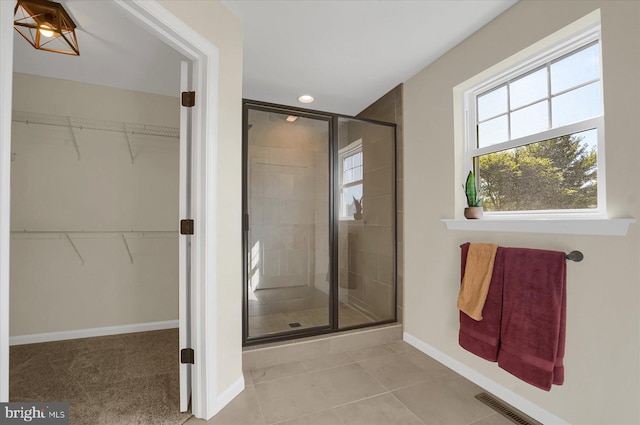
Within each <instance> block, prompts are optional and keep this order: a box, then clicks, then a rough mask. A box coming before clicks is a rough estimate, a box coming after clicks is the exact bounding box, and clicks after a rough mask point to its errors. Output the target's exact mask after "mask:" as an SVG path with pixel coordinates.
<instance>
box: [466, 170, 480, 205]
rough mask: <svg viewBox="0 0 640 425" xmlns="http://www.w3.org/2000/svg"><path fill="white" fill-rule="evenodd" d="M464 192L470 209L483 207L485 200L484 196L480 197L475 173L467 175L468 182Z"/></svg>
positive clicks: (470, 172) (471, 172)
mask: <svg viewBox="0 0 640 425" xmlns="http://www.w3.org/2000/svg"><path fill="white" fill-rule="evenodd" d="M464 192H465V194H466V195H467V204H468V205H469V207H481V206H482V201H483V200H484V199H483V198H482V196H479V195H478V191H477V189H476V176H475V175H474V174H473V171H469V174H468V175H467V182H466V183H465V185H464Z"/></svg>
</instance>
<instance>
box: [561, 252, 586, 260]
mask: <svg viewBox="0 0 640 425" xmlns="http://www.w3.org/2000/svg"><path fill="white" fill-rule="evenodd" d="M564 258H566V259H567V260H571V261H575V262H576V263H579V262H580V261H582V260H583V259H584V255H582V252H580V251H571V252H570V253H568V254H567V255H565V256H564Z"/></svg>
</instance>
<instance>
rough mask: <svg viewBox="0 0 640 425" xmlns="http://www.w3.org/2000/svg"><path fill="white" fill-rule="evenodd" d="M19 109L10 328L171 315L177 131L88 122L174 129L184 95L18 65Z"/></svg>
mask: <svg viewBox="0 0 640 425" xmlns="http://www.w3.org/2000/svg"><path fill="white" fill-rule="evenodd" d="M176 78H177V76H176ZM176 85H177V84H176ZM13 110H14V122H13V126H12V152H13V153H15V155H14V160H13V162H12V171H11V178H12V181H11V189H12V199H11V215H12V216H11V229H12V238H11V302H10V305H11V336H20V335H30V334H40V333H48V332H60V331H72V330H79V329H90V328H98V327H106V326H122V325H130V324H139V323H150V322H162V321H168V320H176V319H177V318H178V239H177V228H178V225H177V224H178V184H179V180H178V179H179V174H178V166H179V162H178V160H179V158H178V155H179V142H178V139H177V138H175V137H164V136H158V135H143V134H133V133H131V132H130V133H125V132H124V131H123V132H120V131H107V130H105V129H92V128H86V127H83V126H82V124H81V123H83V122H84V123H86V122H93V123H98V124H104V125H105V126H111V127H113V125H114V123H116V124H117V123H125V122H126V123H136V124H144V125H148V126H162V127H167V128H170V129H174V130H175V131H176V133H177V129H178V127H179V101H178V97H177V96H176V97H175V98H173V97H167V96H160V95H153V94H147V93H141V92H133V91H127V90H120V89H114V88H109V87H104V86H97V85H92V84H85V83H78V82H70V81H65V80H57V79H51V78H43V77H36V76H30V75H24V74H15V75H14V97H13ZM43 115H44V116H46V117H52V118H51V119H52V121H56V120H57V121H60V117H63V118H64V117H69V118H68V119H69V120H70V121H71V123H72V124H74V128H73V129H71V128H70V127H68V126H60V125H50V124H49V125H43V124H37V123H34V122H33V121H32V120H30V119H29V117H30V116H31V117H35V116H40V117H42V116H43ZM16 120H20V121H16ZM24 121H29V123H28V124H27V123H25V122H24ZM80 127H82V128H80ZM74 140H75V143H74ZM132 155H133V161H132ZM23 230H27V231H28V232H26V233H18V232H19V231H23ZM41 231H42V232H43V233H39V232H41ZM45 231H46V232H54V233H44V232H45ZM81 231H85V232H87V233H79V232H81ZM124 231H126V233H122V232H124ZM56 232H57V233H56ZM123 235H124V238H125V239H123ZM69 239H70V240H69Z"/></svg>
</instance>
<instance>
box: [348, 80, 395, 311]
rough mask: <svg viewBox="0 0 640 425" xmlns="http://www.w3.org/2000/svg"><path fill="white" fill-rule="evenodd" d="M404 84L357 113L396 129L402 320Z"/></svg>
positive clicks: (359, 115) (359, 116)
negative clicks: (391, 125) (389, 124)
mask: <svg viewBox="0 0 640 425" xmlns="http://www.w3.org/2000/svg"><path fill="white" fill-rule="evenodd" d="M402 89H403V85H402V84H400V85H398V86H396V87H395V88H394V89H393V90H391V91H389V92H388V93H387V94H385V95H384V96H382V97H381V98H380V99H378V100H377V101H376V102H374V103H373V104H371V105H370V106H369V107H367V108H366V109H365V110H364V111H362V112H361V113H360V114H358V115H357V117H358V118H365V119H373V120H379V121H384V122H391V123H395V124H396V125H397V130H396V192H397V194H396V197H397V204H396V214H397V217H396V218H397V241H396V243H397V271H398V278H397V285H398V292H397V293H398V321H399V322H402V317H403V306H404V206H403V205H404V202H403V199H404V184H403V183H404V181H403V175H404V167H403V114H402Z"/></svg>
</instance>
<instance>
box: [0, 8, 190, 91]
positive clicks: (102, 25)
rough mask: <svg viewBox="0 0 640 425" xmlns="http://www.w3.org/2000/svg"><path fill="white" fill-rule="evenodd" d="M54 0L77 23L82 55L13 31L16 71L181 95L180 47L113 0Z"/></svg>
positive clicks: (14, 67)
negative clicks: (50, 48)
mask: <svg viewBox="0 0 640 425" xmlns="http://www.w3.org/2000/svg"><path fill="white" fill-rule="evenodd" d="M0 1H3V0H0ZM56 1H57V2H58V3H61V4H62V5H63V6H64V8H65V10H66V11H67V12H68V13H69V14H70V15H71V18H72V19H73V21H74V22H75V23H76V25H77V26H78V28H77V29H76V34H77V38H78V46H79V47H80V56H68V55H61V54H58V53H51V52H45V51H41V50H36V49H34V48H33V47H31V45H30V44H29V43H27V41H26V40H25V39H24V38H22V36H21V35H20V34H18V32H17V31H14V42H13V46H14V55H13V60H14V63H13V70H14V71H15V72H21V73H25V74H34V75H40V76H44V77H52V78H61V79H65V80H73V81H80V82H84V83H93V84H100V85H105V86H111V87H118V88H123V89H129V90H138V91H143V92H148V93H156V94H163V95H168V96H177V95H178V91H179V89H180V61H181V60H182V59H183V56H182V55H181V54H180V53H178V52H177V51H176V50H174V49H173V48H171V47H169V46H168V45H167V44H165V43H163V42H162V41H160V40H159V39H157V38H155V37H154V36H153V35H151V34H150V33H148V32H146V31H145V30H143V29H142V28H141V27H139V26H137V25H136V24H135V23H134V22H132V21H131V20H129V18H128V17H127V16H126V15H125V14H124V13H122V12H120V9H119V8H118V7H116V6H115V5H114V4H113V3H112V2H111V1H97V0H56Z"/></svg>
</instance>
